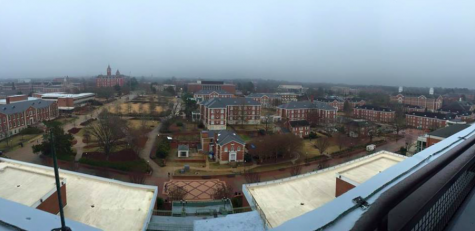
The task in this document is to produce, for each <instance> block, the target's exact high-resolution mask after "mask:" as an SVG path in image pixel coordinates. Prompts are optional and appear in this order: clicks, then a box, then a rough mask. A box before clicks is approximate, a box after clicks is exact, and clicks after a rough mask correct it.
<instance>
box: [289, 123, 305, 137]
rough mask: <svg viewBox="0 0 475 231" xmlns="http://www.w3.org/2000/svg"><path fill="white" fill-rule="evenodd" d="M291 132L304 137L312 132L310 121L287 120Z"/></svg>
mask: <svg viewBox="0 0 475 231" xmlns="http://www.w3.org/2000/svg"><path fill="white" fill-rule="evenodd" d="M286 124H287V128H288V129H289V131H290V133H292V134H294V135H296V136H298V137H300V138H304V137H307V136H308V135H309V134H310V123H309V122H308V121H306V120H295V121H288V122H286Z"/></svg>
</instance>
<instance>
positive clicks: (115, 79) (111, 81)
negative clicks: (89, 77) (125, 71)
mask: <svg viewBox="0 0 475 231" xmlns="http://www.w3.org/2000/svg"><path fill="white" fill-rule="evenodd" d="M124 83H125V76H123V75H121V74H120V72H119V70H117V71H116V72H115V75H112V70H111V67H110V65H109V66H107V75H99V76H97V78H96V87H115V86H121V87H122V86H124Z"/></svg>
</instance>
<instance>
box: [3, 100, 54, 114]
mask: <svg viewBox="0 0 475 231" xmlns="http://www.w3.org/2000/svg"><path fill="white" fill-rule="evenodd" d="M53 103H54V102H52V101H46V100H42V99H37V100H28V101H20V102H15V103H11V104H5V105H1V106H0V113H2V114H6V115H11V114H15V113H20V112H23V111H25V110H26V109H28V108H29V107H34V108H36V109H40V108H45V107H49V106H50V105H51V104H53Z"/></svg>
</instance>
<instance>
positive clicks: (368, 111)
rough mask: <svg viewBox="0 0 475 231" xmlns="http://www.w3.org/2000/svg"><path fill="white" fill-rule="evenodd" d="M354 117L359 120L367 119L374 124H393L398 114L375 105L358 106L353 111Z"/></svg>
mask: <svg viewBox="0 0 475 231" xmlns="http://www.w3.org/2000/svg"><path fill="white" fill-rule="evenodd" d="M353 116H355V117H356V118H358V119H365V120H368V121H372V122H380V123H391V122H393V121H394V118H395V117H396V113H395V112H394V111H393V110H391V109H389V108H384V107H378V106H373V105H363V106H356V107H355V108H354V109H353Z"/></svg>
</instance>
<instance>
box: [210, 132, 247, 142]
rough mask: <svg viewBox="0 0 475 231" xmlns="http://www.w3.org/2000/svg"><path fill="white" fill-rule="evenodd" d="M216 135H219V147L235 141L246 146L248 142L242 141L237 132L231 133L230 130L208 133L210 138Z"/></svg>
mask: <svg viewBox="0 0 475 231" xmlns="http://www.w3.org/2000/svg"><path fill="white" fill-rule="evenodd" d="M214 134H217V135H218V139H217V140H216V143H218V144H219V145H224V144H227V143H229V142H231V141H235V142H237V143H240V144H246V142H244V140H243V139H241V137H239V135H238V134H236V132H234V131H229V130H217V131H213V130H210V131H208V135H209V137H213V136H214Z"/></svg>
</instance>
